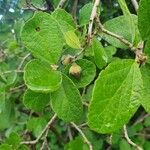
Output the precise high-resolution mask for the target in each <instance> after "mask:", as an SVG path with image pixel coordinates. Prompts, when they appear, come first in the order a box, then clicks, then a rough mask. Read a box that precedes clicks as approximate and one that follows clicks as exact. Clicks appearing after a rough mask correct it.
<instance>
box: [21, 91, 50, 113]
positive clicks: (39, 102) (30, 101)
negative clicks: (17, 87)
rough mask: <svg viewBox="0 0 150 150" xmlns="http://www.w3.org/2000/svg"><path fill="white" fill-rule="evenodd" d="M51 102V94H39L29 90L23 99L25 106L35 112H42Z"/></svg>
mask: <svg viewBox="0 0 150 150" xmlns="http://www.w3.org/2000/svg"><path fill="white" fill-rule="evenodd" d="M49 101H50V95H49V94H45V93H44V94H43V93H37V92H34V91H31V90H29V89H28V90H27V91H26V92H25V94H24V97H23V102H24V105H25V106H26V107H27V108H28V109H32V110H33V111H42V110H43V109H44V107H45V106H46V105H47V104H48V102H49Z"/></svg>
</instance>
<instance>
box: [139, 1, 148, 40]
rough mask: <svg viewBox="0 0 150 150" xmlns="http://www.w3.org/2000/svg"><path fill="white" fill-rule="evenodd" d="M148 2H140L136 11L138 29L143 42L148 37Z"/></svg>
mask: <svg viewBox="0 0 150 150" xmlns="http://www.w3.org/2000/svg"><path fill="white" fill-rule="evenodd" d="M149 10H150V1H149V0H141V1H140V5H139V10H138V27H139V31H140V34H141V36H142V39H143V40H146V39H147V38H148V37H149V35H150V26H149V25H150V17H149V16H150V11H149Z"/></svg>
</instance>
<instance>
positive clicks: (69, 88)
mask: <svg viewBox="0 0 150 150" xmlns="http://www.w3.org/2000/svg"><path fill="white" fill-rule="evenodd" d="M50 98H51V107H52V109H53V110H54V112H55V113H56V114H57V115H58V117H59V118H61V119H62V120H64V121H67V122H70V121H77V120H79V119H80V118H81V116H82V112H83V106H82V100H81V96H80V93H79V91H78V89H77V88H76V86H75V85H74V84H73V82H72V81H71V80H70V79H69V78H68V77H67V76H65V75H62V84H61V87H60V88H59V89H58V90H57V91H55V92H52V93H51V94H50Z"/></svg>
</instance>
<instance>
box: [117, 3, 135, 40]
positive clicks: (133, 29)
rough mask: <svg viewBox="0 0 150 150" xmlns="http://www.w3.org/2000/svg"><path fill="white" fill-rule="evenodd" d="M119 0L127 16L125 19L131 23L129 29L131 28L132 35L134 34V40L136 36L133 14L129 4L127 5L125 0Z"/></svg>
mask: <svg viewBox="0 0 150 150" xmlns="http://www.w3.org/2000/svg"><path fill="white" fill-rule="evenodd" d="M118 2H119V5H120V7H121V9H122V12H123V14H124V16H125V20H126V22H127V23H128V24H129V29H128V30H130V33H132V34H131V36H132V42H133V41H134V38H135V24H134V21H133V18H132V15H131V13H130V11H129V9H128V6H127V4H126V1H125V0H118Z"/></svg>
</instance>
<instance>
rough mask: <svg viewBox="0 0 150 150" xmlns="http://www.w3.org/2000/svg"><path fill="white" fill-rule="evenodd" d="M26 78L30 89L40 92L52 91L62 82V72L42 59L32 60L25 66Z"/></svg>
mask: <svg viewBox="0 0 150 150" xmlns="http://www.w3.org/2000/svg"><path fill="white" fill-rule="evenodd" d="M24 80H25V83H26V85H27V86H28V88H29V89H31V90H33V91H38V92H52V91H55V90H57V89H58V88H59V87H60V84H61V80H62V78H61V73H60V72H59V71H55V70H52V68H51V66H50V65H49V64H47V63H45V62H42V61H40V60H36V59H35V60H31V61H30V62H29V63H28V64H27V65H26V66H25V73H24Z"/></svg>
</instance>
